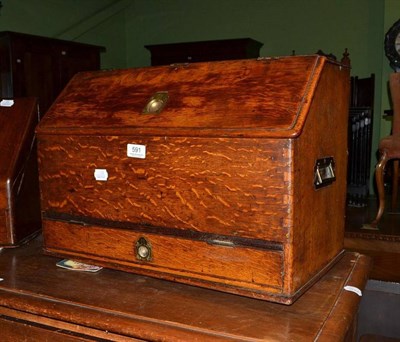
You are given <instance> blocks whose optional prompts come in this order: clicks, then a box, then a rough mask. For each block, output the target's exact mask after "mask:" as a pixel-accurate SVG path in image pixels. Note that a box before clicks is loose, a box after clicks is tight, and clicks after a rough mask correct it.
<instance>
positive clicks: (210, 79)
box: [38, 55, 327, 138]
mask: <svg viewBox="0 0 400 342" xmlns="http://www.w3.org/2000/svg"><path fill="white" fill-rule="evenodd" d="M326 61H327V59H326V58H325V57H321V56H317V55H313V56H291V57H280V58H265V59H258V60H255V59H249V60H236V61H221V62H209V63H193V64H184V65H171V66H161V67H146V68H136V69H124V70H114V71H98V72H87V73H80V74H77V75H76V76H75V77H74V78H73V79H72V80H71V81H70V83H69V84H68V85H67V87H66V88H65V89H64V91H63V92H62V93H61V95H60V96H59V97H58V99H57V100H56V101H55V103H54V104H53V106H52V107H51V108H50V110H49V111H48V112H47V114H46V115H45V117H44V119H43V120H42V122H41V124H40V125H39V128H38V133H39V134H118V135H125V134H129V135H130V134H141V135H161V136H164V135H165V136H169V135H175V136H245V137H247V136H262V137H278V138H279V137H294V136H296V135H298V134H299V133H300V131H301V129H302V126H303V124H304V122H305V119H306V116H307V111H308V107H309V105H310V103H311V100H312V97H313V94H314V91H315V88H316V85H317V82H318V79H319V76H320V74H321V71H322V69H323V66H324V64H325V63H326ZM160 94H161V95H160ZM160 96H161V97H163V96H164V97H168V100H166V99H161V100H160V99H159V98H160ZM152 98H153V100H154V98H156V99H157V101H158V102H156V103H155V104H154V103H153V106H154V107H155V108H156V109H157V108H158V105H159V104H160V103H161V102H160V101H164V103H165V102H166V105H165V107H164V108H163V109H162V110H161V111H160V112H159V113H150V114H149V113H147V114H144V113H143V110H144V108H145V107H146V105H147V104H149V101H151V99H152ZM153 102H154V101H153ZM149 106H150V107H151V104H150V105H149Z"/></svg>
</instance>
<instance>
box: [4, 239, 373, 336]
mask: <svg viewBox="0 0 400 342" xmlns="http://www.w3.org/2000/svg"><path fill="white" fill-rule="evenodd" d="M57 261H59V259H58V258H54V257H50V256H45V255H43V254H42V252H41V239H40V237H38V238H36V239H35V240H33V241H31V242H29V243H28V244H27V245H25V246H22V247H18V248H12V249H3V250H2V251H1V252H0V278H2V279H3V280H1V281H0V339H1V341H22V340H24V341H41V342H42V341H52V342H53V341H109V340H114V341H134V340H151V341H260V340H268V341H314V340H318V341H327V340H328V341H341V340H351V339H352V338H353V337H354V330H355V326H356V324H355V323H356V317H357V309H358V305H359V302H360V300H361V297H360V296H358V295H357V294H356V293H354V292H351V291H347V290H345V289H344V286H346V285H351V286H354V287H357V288H359V289H361V290H363V289H364V286H365V283H366V281H367V276H368V272H369V269H370V260H369V258H368V257H365V256H363V255H360V254H357V253H345V254H344V256H343V258H342V259H340V261H339V262H338V263H337V264H336V265H335V266H334V267H333V268H332V269H331V270H330V271H329V272H328V273H327V274H326V275H325V276H324V277H323V278H322V279H321V280H320V281H319V282H317V283H316V284H315V285H314V286H313V287H311V288H310V290H308V291H307V292H306V293H305V294H304V295H303V296H302V297H300V298H299V299H298V300H297V301H296V302H295V303H294V304H293V305H291V306H285V305H282V304H274V303H270V302H265V301H261V300H256V299H249V298H244V297H240V296H236V295H231V294H226V293H221V292H216V291H212V290H207V289H201V288H197V287H191V286H188V285H183V284H176V283H173V282H168V281H162V280H157V279H152V278H148V277H144V276H138V275H134V274H129V273H124V272H120V271H115V270H109V269H103V270H101V271H100V272H98V273H81V272H78V271H69V270H64V269H61V268H59V267H56V262H57Z"/></svg>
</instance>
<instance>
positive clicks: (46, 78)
mask: <svg viewBox="0 0 400 342" xmlns="http://www.w3.org/2000/svg"><path fill="white" fill-rule="evenodd" d="M103 51H105V49H104V48H103V47H100V46H95V45H89V44H82V43H77V42H69V41H65V40H59V39H53V38H47V37H39V36H34V35H29V34H23V33H16V32H9V31H4V32H0V75H1V82H0V94H1V96H2V97H3V98H13V97H26V96H34V97H37V98H38V99H39V107H40V112H41V115H43V114H44V113H45V112H46V111H47V109H48V108H49V107H50V105H51V104H52V102H53V101H54V100H55V98H56V97H57V96H58V94H59V93H60V92H61V90H62V89H63V88H64V86H65V85H66V84H67V82H68V81H69V80H70V79H71V77H72V76H73V75H74V74H75V73H77V72H79V71H86V70H97V69H99V68H100V53H101V52H103Z"/></svg>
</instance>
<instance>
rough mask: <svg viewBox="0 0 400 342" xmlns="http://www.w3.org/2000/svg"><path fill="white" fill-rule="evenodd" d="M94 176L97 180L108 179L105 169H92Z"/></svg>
mask: <svg viewBox="0 0 400 342" xmlns="http://www.w3.org/2000/svg"><path fill="white" fill-rule="evenodd" d="M94 178H95V179H96V180H97V181H106V180H107V179H108V172H107V170H106V169H96V170H94Z"/></svg>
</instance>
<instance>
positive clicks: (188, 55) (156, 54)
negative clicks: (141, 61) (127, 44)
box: [145, 38, 263, 65]
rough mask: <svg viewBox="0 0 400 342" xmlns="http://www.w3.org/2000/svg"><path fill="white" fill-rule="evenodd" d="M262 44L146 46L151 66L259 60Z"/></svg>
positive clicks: (239, 41) (243, 41)
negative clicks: (149, 54) (248, 59)
mask: <svg viewBox="0 0 400 342" xmlns="http://www.w3.org/2000/svg"><path fill="white" fill-rule="evenodd" d="M262 46H263V44H262V43H260V42H258V41H256V40H254V39H251V38H239V39H224V40H209V41H200V42H186V43H172V44H158V45H146V46H145V48H146V49H147V50H149V51H150V53H151V65H166V64H172V63H192V62H209V61H219V60H232V59H246V58H257V57H259V56H260V48H261V47H262Z"/></svg>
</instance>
